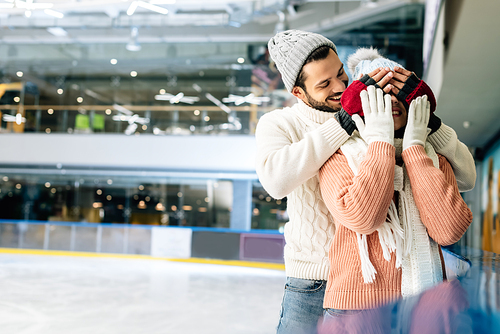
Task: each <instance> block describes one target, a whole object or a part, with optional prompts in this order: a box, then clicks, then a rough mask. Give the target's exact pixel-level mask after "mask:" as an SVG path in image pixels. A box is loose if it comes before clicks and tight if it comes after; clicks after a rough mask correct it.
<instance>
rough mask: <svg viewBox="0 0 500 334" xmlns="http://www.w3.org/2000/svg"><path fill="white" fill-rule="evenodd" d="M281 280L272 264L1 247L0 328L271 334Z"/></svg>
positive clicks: (16, 332) (51, 332) (17, 331)
mask: <svg viewBox="0 0 500 334" xmlns="http://www.w3.org/2000/svg"><path fill="white" fill-rule="evenodd" d="M284 283H285V273H284V271H280V270H271V269H259V268H246V267H236V266H225V265H214V264H193V263H181V262H169V261H162V260H152V259H120V258H104V257H102V258H100V257H98V258H94V257H66V256H46V255H24V254H0V333H2V334H35V333H36V334H39V333H43V334H63V333H64V334H80V333H82V334H83V333H85V334H90V333H91V334H100V333H103V334H104V333H105V334H112V333H117V334H118V333H119V334H132V333H148V334H155V333H172V334H191V333H197V334H211V333H214V334H216V333H217V334H224V333H228V334H229V333H231V334H240V333H241V334H247V333H248V334H250V333H255V334H267V333H269V334H270V333H275V327H276V325H277V322H278V319H279V312H280V304H281V299H282V296H283V287H284Z"/></svg>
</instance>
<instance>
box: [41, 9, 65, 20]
mask: <svg viewBox="0 0 500 334" xmlns="http://www.w3.org/2000/svg"><path fill="white" fill-rule="evenodd" d="M43 12H44V13H45V14H47V15H51V16H54V17H57V18H58V19H62V18H63V17H64V14H63V13H61V12H58V11H55V10H52V9H45V10H44V11H43Z"/></svg>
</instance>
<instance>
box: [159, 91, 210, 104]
mask: <svg viewBox="0 0 500 334" xmlns="http://www.w3.org/2000/svg"><path fill="white" fill-rule="evenodd" d="M155 100H157V101H170V103H172V104H175V103H179V102H183V103H188V104H193V103H195V102H198V101H199V100H200V98H199V97H197V96H185V95H184V93H182V92H180V93H178V94H177V95H172V94H169V93H166V92H165V93H163V94H158V95H155Z"/></svg>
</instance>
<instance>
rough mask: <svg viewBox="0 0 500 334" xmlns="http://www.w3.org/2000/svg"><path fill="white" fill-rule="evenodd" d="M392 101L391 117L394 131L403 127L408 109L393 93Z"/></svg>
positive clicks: (406, 120) (406, 119)
mask: <svg viewBox="0 0 500 334" xmlns="http://www.w3.org/2000/svg"><path fill="white" fill-rule="evenodd" d="M391 103H392V118H393V120H394V131H397V130H399V129H401V128H402V127H404V126H405V125H406V123H407V122H408V111H407V110H406V108H405V106H404V104H403V102H401V101H399V100H398V99H397V98H396V97H395V96H394V95H392V94H391Z"/></svg>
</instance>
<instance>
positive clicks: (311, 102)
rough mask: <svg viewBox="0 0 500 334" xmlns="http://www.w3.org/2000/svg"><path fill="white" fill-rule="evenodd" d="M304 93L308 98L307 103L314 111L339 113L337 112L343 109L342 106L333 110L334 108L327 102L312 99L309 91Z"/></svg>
mask: <svg viewBox="0 0 500 334" xmlns="http://www.w3.org/2000/svg"><path fill="white" fill-rule="evenodd" d="M304 93H305V95H306V97H307V103H308V104H309V106H311V107H313V108H314V109H317V110H321V111H324V112H337V111H340V109H341V108H342V107H340V106H339V107H338V108H333V107H330V106H329V105H328V103H326V102H319V101H316V100H315V99H313V98H312V97H311V95H309V93H307V91H306V90H305V89H304Z"/></svg>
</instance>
